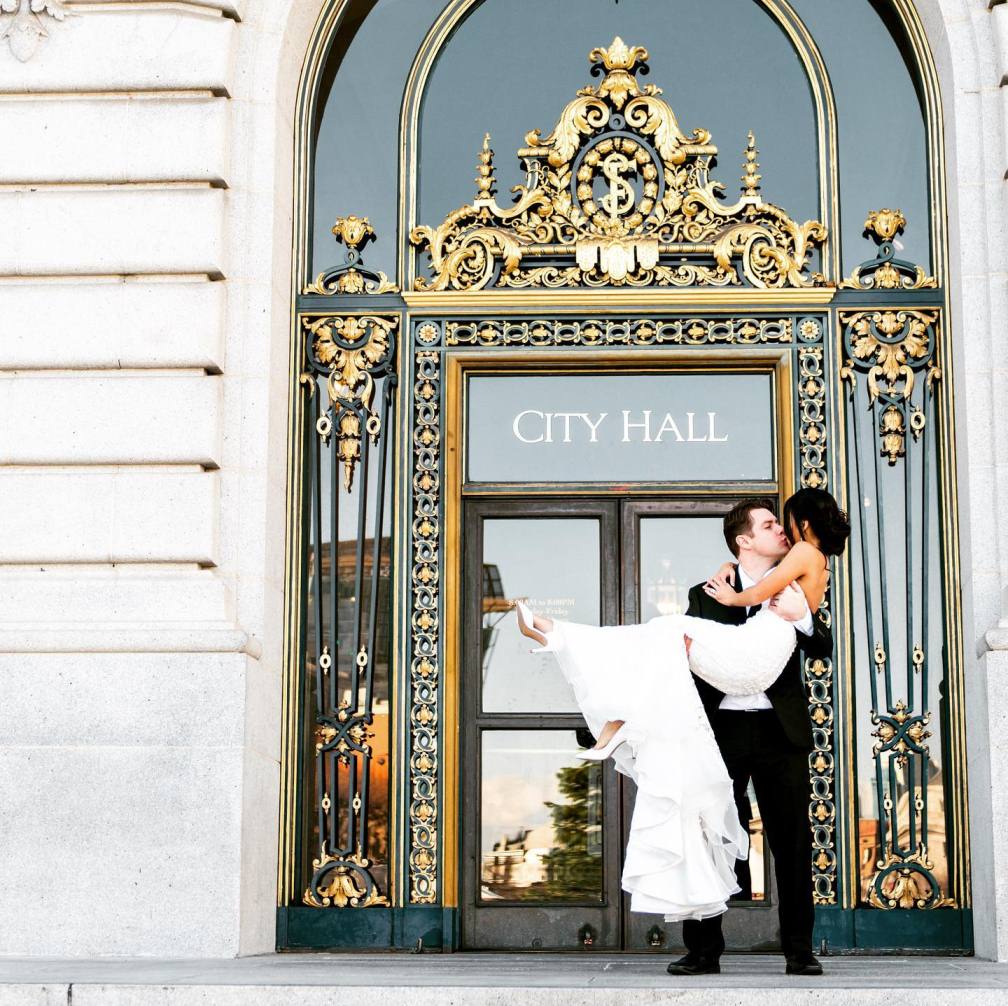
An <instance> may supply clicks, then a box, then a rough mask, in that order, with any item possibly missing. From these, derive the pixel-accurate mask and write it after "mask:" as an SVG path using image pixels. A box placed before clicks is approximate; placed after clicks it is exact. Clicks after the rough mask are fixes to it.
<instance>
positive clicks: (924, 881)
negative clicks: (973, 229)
mask: <svg viewBox="0 0 1008 1006" xmlns="http://www.w3.org/2000/svg"><path fill="white" fill-rule="evenodd" d="M885 212H889V213H891V214H892V213H893V211H883V213H885ZM872 224H873V221H872V220H871V219H870V220H869V227H870V228H872ZM875 224H876V226H875V227H874V228H872V229H873V230H874V232H875V234H876V236H877V237H878V238H881V242H880V246H879V254H878V257H877V258H876V259H875V260H874V261H873V262H869V263H865V264H864V265H862V266H860V267H859V268H858V270H857V271H856V272H855V274H854V276H853V277H852V283H854V284H856V285H857V286H858V287H859V288H861V289H879V288H881V289H890V290H891V289H903V290H906V289H920V288H922V287H927V286H929V285H933V281H929V280H928V278H927V277H925V276H924V274H923V270H921V269H920V268H919V267H917V266H914V265H912V264H910V263H907V262H902V261H900V260H898V259H896V258H895V255H894V249H893V242H892V238H893V237H894V236H895V234H896V233H897V232H898V230H899V229H901V228H902V225H903V221H902V215H898V216H897V215H896V214H893V219H889V220H886V219H882V220H876V221H875ZM939 319H940V314H939V311H938V310H937V309H936V308H934V309H931V308H927V307H925V306H923V305H921V306H919V307H914V308H896V307H888V306H879V307H877V308H875V307H873V308H868V309H858V310H849V311H840V312H839V320H840V324H841V327H842V338H843V353H844V356H845V359H846V362H845V364H844V366H843V368H842V370H841V377H842V378H843V379H844V381H845V382H846V385H847V392H848V393H847V413H848V430H849V439H850V446H849V449H848V478H849V481H850V485H851V496H852V500H853V505H852V507H851V510H852V517H853V537H852V548H853V553H852V566H853V569H854V577H853V587H854V597H853V613H854V619H853V622H854V634H855V640H854V643H855V648H856V652H857V651H860V659H857V661H856V662H857V665H858V666H860V667H861V668H862V671H861V673H860V674H859V676H858V678H859V680H858V691H859V695H858V705H859V708H861V709H862V710H863V709H865V706H866V705H868V704H869V703H870V706H869V708H870V718H871V726H872V727H873V728H874V729H873V730H871V733H870V738H871V739H870V740H869V739H868V737H866V736H865V726H864V714H863V713H862V717H861V718H860V723H861V724H862V725H861V728H860V732H859V737H858V741H859V743H860V744H861V746H862V750H861V751H860V752H859V754H858V759H857V760H858V766H859V768H858V774H859V782H860V787H859V803H860V813H859V819H860V826H859V836H858V838H859V850H860V856H859V861H860V862H859V874H860V892H859V899H860V900H861V901H863V902H866V903H867V904H869V905H872V906H874V907H875V908H882V909H893V908H918V909H929V908H941V907H951V906H955V901H954V900H953V899H952V898H949V897H947V892H948V891H949V890H950V886H949V885H950V865H951V857H950V856H949V855H948V851H947V847H946V832H947V829H946V823H945V821H946V799H945V797H946V791H947V780H946V778H945V765H946V763H947V758H946V757H945V752H944V751H942V746H943V744H942V742H943V740H944V735H945V733H946V724H947V723H948V710H947V708H946V706H947V703H946V696H945V678H946V676H945V673H944V668H945V662H946V661H945V656H946V653H945V645H944V643H945V637H946V626H945V624H944V615H943V612H944V607H945V605H944V590H943V559H944V536H943V534H942V533H941V529H942V526H943V524H944V520H943V513H942V511H943V509H944V508H943V502H942V501H943V497H944V494H943V492H942V486H941V457H940V452H941V449H942V446H943V445H942V444H941V442H940V440H939V436H938V435H937V431H938V427H939V390H940V382H941V380H942V376H943V375H942V370H941V367H940V365H939V360H940V358H941V357H940V352H939V351H940V339H941V330H940V323H939ZM862 660H863V661H864V662H863V663H862ZM865 672H867V673H865ZM931 739H934V740H937V741H939V744H938V745H937V746H936V747H933V746H932V744H931V743H929V741H930V740H931ZM868 745H871V747H870V751H869V750H867V748H868ZM869 758H870V760H869ZM869 764H870V768H869ZM869 779H870V782H869ZM873 813H874V817H873V816H872V814H873Z"/></svg>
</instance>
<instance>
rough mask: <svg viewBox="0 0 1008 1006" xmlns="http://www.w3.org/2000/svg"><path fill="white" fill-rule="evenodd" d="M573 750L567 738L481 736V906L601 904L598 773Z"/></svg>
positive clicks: (561, 733)
mask: <svg viewBox="0 0 1008 1006" xmlns="http://www.w3.org/2000/svg"><path fill="white" fill-rule="evenodd" d="M577 749H578V745H577V740H576V738H575V735H574V731H572V730H540V731H533V730H487V731H485V732H484V733H483V744H482V760H483V773H482V790H481V794H480V897H481V900H483V901H554V902H570V901H590V902H600V901H602V899H603V889H602V845H603V842H602V766H601V765H600V764H599V763H598V762H582V761H578V759H576V758H575V757H574V752H575V751H576V750H577Z"/></svg>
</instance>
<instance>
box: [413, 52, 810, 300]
mask: <svg viewBox="0 0 1008 1006" xmlns="http://www.w3.org/2000/svg"><path fill="white" fill-rule="evenodd" d="M589 61H590V62H591V63H592V65H593V68H594V69H595V70H597V71H598V72H599V73H601V74H604V76H603V79H602V82H601V83H600V84H599V85H598V86H597V87H592V86H588V87H584V88H582V89H581V90H580V91H578V92H577V96H576V97H575V98H574V99H573V100H572V101H570V102H569V103H568V104H567V106H566V107H565V108H564V110H563V112H562V113H561V115H560V118H559V120H558V121H557V123H556V125H555V127H554V128H553V130H552V132H551V133H550V134H549V135H548V136H546V137H543V136H542V135H541V134H540V132H539V130H537V129H534V130H532V131H531V132H530V133H528V135H527V136H526V137H525V142H526V147H525V148H523V149H521V150H519V151H518V156H519V158H521V159H522V160H523V162H524V165H525V170H526V181H525V184H524V185H518V186H515V188H514V190H513V192H514V200H513V202H512V203H511V205H508V206H504V207H502V206H500V205H499V204H498V203H497V201H496V198H495V197H494V195H493V193H494V191H495V187H496V180H495V177H494V167H493V151H492V149H491V148H490V142H489V136H487V138H486V139H485V140H484V144H483V149H482V151H481V152H480V155H479V162H478V165H477V171H478V175H477V193H476V198H475V199H474V200H473V202H472V203H470V204H467V205H465V206H463V207H461V208H460V209H458V210H456V211H454V212H453V213H451V214H449V215H448V217H446V218H445V220H444V221H443V222H442V223H441V224H440V225H439V226H437V227H430V226H418V227H415V228H414V229H413V230H412V232H411V233H410V241H411V242H412V243H413V244H414V245H416V246H418V247H419V248H420V249H421V250H426V252H427V254H428V256H429V259H430V266H431V276H430V277H429V278H428V277H424V276H420V277H418V278H417V279H416V280H415V281H414V289H416V290H437V291H446V290H483V289H488V288H491V287H497V288H511V289H522V288H530V287H537V288H553V289H556V288H562V287H576V286H589V287H592V286H595V287H600V286H670V287H686V286H713V287H727V286H742V285H747V286H750V287H753V288H758V289H783V288H802V287H815V286H825V285H826V280H825V278H824V276H823V275H822V274H821V273H819V272H816V271H813V270H812V269H811V266H810V262H811V260H812V257H813V254H814V253H815V252H816V250H817V249H819V248H821V246H822V245H823V244H824V242H825V241H826V236H827V235H826V228H825V227H824V226H823V224H822V223H820V222H819V221H817V220H807V221H805V222H804V223H799V222H797V221H795V220H793V219H792V218H791V217H790V216H789V215H788V214H787V213H786V212H785V211H784V210H783V209H781V208H780V207H778V206H775V205H773V204H772V203H768V202H766V201H765V200H764V199H763V197H762V196H761V195H760V192H759V181H760V177H761V176H760V174H759V162H758V159H757V151H756V144H755V139H754V138H753V137H752V134H750V135H749V139H748V143H747V146H746V148H745V154H744V173H743V178H742V191H741V195H740V198H739V199H738V201H737V202H735V203H731V204H728V203H725V202H723V201H722V199H721V194H722V193H723V191H724V187H723V186H722V185H721V184H720V183H719V182H717V181H715V180H713V179H712V178H711V177H710V167H711V162H712V160H713V158H714V157H715V156H716V154H717V147H716V146H714V144H713V143H712V142H711V135H710V133H709V132H708V131H707V130H705V129H695V130H694V131H693V132H692V134H686V133H685V132H684V131H683V130H682V129H681V128H680V126H679V122H678V120H677V118H676V116H675V113H674V112H673V110H672V108H671V107H670V106H669V105H668V103H667V102H666V101H665V100H664V99H663V98H662V97H661V94H662V92H661V89H660V88H658V87H656V86H655V85H653V84H648V85H645V86H641V85H640V84H639V83H638V81H637V74H638V73H641V72H646V71H647V61H648V52H647V50H646V49H645V48H643V47H642V46H627V45H626V44H625V43H624V42H623V40H622V39H620V38H616V39H614V40H613V42H612V44H611V45H610V46H608V47H607V48H597V49H593V50H592V52H591V53H590V54H589Z"/></svg>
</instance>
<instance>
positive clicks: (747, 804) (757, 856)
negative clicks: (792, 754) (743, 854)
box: [731, 780, 770, 901]
mask: <svg viewBox="0 0 1008 1006" xmlns="http://www.w3.org/2000/svg"><path fill="white" fill-rule="evenodd" d="M735 802H736V805H737V806H738V809H739V821H741V823H742V827H743V828H745V829H746V831H747V832H748V833H749V857H748V859H745V860H737V861H736V863H735V876H736V877H737V878H738V885H739V888H740V890H739V891H738V892H737V893H736V894H733V895H732V897H731V900H732V901H766V900H767V899H768V898H769V896H770V893H769V886H768V884H767V878H768V877H769V871H770V856H769V849H768V847H767V846H766V843H765V841H764V832H763V815H762V814H760V809H759V803H758V801H757V800H756V791H755V790H754V789H753V784H752V780H750V781H749V782H748V783H747V785H746V789H745V792H744V793H743V794H742V796H741V798H738V797H736V801H735Z"/></svg>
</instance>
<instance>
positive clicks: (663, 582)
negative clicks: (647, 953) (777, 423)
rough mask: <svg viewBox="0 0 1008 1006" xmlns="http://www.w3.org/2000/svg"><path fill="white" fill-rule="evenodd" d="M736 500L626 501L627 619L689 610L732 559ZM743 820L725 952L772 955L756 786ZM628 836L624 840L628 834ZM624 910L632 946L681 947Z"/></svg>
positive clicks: (668, 930) (768, 873) (747, 792)
mask: <svg viewBox="0 0 1008 1006" xmlns="http://www.w3.org/2000/svg"><path fill="white" fill-rule="evenodd" d="M735 502H737V501H736V500H734V499H729V500H724V499H718V500H702V501H668V500H665V501H637V500H626V501H624V502H623V503H622V504H621V507H620V510H621V514H620V517H621V519H620V525H621V527H620V531H621V535H620V537H621V553H622V557H623V561H622V576H621V599H622V613H621V622H622V623H623V624H626V625H631V624H634V623H637V622H646V621H648V620H650V619H652V618H655V617H656V616H658V615H673V614H684V613H686V610H687V607H688V604H689V598H688V595H689V590H690V587H692V586H693V585H694V584H697V583H701V582H703V581H704V580H706V579H707V577H708V576H710V574H711V573H713V572H714V570H715V569H716V568H717V567H718V566H719V565H720V564H721V563H722V562H723V561H725V560H726V559H729V558H730V554H729V552H728V549H727V545H726V544H725V540H724V535H723V533H722V518H723V517H724V515H725V514H726V513H727V512H728V510H729V509H731V507H732V506H733V504H734V503H735ZM634 792H635V787H634V784H633V782H632V781H631V780H630V779H625V778H624V779H623V801H624V815H623V820H624V826H625V828H629V822H630V817H631V814H632V811H633V799H634ZM735 797H736V803H737V805H738V808H739V819H740V820H741V821H742V823H743V825H745V826H746V827H747V828H748V830H749V841H750V846H749V859H748V860H747V861H745V862H742V861H740V862H738V863H737V864H736V871H735V872H736V875H737V876H738V881H739V886H740V887H741V888H742V890H741V891H740V892H739V893H738V894H737V895H735V897H734V898H733V899H732V903H731V909H730V911H729V912H728V913H727V915H726V916H725V918H724V920H723V923H722V930H723V932H724V937H725V944H726V946H727V949H729V950H736V951H747V950H768V949H771V948H773V947H776V946H777V945H778V942H779V935H778V931H777V911H776V901H777V894H776V889H775V888H776V885H775V883H774V882H773V880H772V878H773V870H772V869H771V866H772V863H771V858H770V850H769V847H768V846H767V845H766V843H765V842H764V836H763V822H762V819H761V817H760V811H759V805H758V803H757V801H756V794H755V793H754V792H753V788H752V784H751V783H746V782H745V781H744V780H743V781H740V784H739V786H738V787H737V789H736V794H735ZM624 839H625V836H624ZM629 901H630V899H629V898H627V899H626V905H625V908H624V912H625V915H624V928H625V943H626V946H627V948H628V949H634V950H638V949H648V948H651V949H655V950H657V949H660V948H662V949H664V948H666V947H667V946H668V945H669V944H670V943H671V944H672V945H674V946H678V943H679V940H680V937H681V927H680V925H679V924H678V923H674V924H671V925H670V924H666V923H665V922H664V920H663V919H662V917H661V916H660V915H655V916H650V915H643V914H640V913H637V912H631V911H630V904H629Z"/></svg>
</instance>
